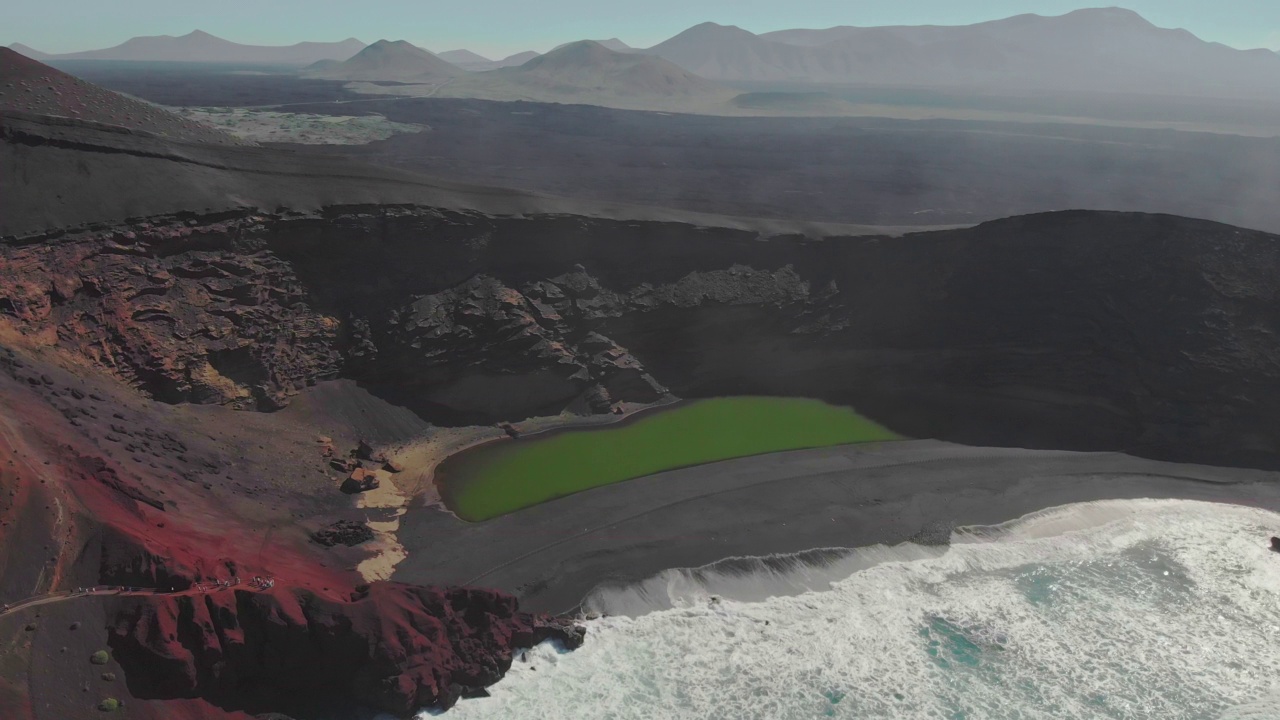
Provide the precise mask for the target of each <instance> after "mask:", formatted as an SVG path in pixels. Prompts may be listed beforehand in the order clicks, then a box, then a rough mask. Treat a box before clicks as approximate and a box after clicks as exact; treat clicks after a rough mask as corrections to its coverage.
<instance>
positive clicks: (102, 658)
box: [89, 650, 111, 665]
mask: <svg viewBox="0 0 1280 720" xmlns="http://www.w3.org/2000/svg"><path fill="white" fill-rule="evenodd" d="M110 659H111V656H110V655H108V654H107V651H106V650H99V651H98V652H96V653H94V654H92V655H90V656H89V662H91V663H93V664H94V665H106V664H107V661H108V660H110Z"/></svg>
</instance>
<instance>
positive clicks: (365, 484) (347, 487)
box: [342, 468, 381, 495]
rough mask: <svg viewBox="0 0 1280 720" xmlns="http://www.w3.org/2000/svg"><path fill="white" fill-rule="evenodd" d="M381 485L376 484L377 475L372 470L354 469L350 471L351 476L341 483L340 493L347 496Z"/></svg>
mask: <svg viewBox="0 0 1280 720" xmlns="http://www.w3.org/2000/svg"><path fill="white" fill-rule="evenodd" d="M380 484H381V483H379V482H378V474H377V473H376V472H374V471H372V470H365V469H364V468H356V469H355V470H352V471H351V475H350V476H348V477H347V479H346V480H343V481H342V492H344V493H346V494H348V495H354V494H356V493H362V492H365V491H367V490H374V489H377V487H378V486H379V485H380Z"/></svg>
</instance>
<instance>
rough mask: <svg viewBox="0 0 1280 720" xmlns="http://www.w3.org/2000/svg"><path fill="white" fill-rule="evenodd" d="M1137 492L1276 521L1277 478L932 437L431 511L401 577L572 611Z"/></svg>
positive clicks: (411, 542)
mask: <svg viewBox="0 0 1280 720" xmlns="http://www.w3.org/2000/svg"><path fill="white" fill-rule="evenodd" d="M1134 498H1172V499H1190V500H1208V501H1214V502H1229V503H1234V504H1240V505H1253V506H1257V507H1262V508H1266V509H1270V510H1275V511H1280V473H1277V472H1271V471H1262V470H1250V469H1242V468H1221V467H1211V466H1203V465H1189V464H1177V463H1167V462H1160V461H1153V460H1146V459H1143V458H1137V457H1133V456H1129V455H1124V454H1121V453H1081V452H1066V451H1037V450H1021V449H1012V448H982V447H968V446H961V445H954V444H951V443H944V442H940V441H933V440H906V441H892V442H885V443H871V444H866V445H851V446H836V447H831V448H819V449H814V450H799V451H790V452H784V453H776V454H773V455H765V456H752V457H748V458H739V459H735V460H727V461H723V462H719V463H712V464H709V465H701V466H695V467H691V468H685V469H681V470H674V471H669V472H665V473H660V474H658V475H653V476H649V477H645V478H638V479H636V480H632V481H628V482H626V483H619V484H616V485H610V486H604V487H600V488H595V489H592V490H587V491H584V492H581V493H577V494H574V495H571V496H567V497H564V498H559V499H557V500H553V501H550V502H547V503H544V504H542V505H538V506H534V507H531V508H527V509H525V510H521V511H518V512H515V513H511V514H509V515H505V516H501V517H498V518H494V519H492V520H489V521H485V522H482V523H465V522H463V521H460V520H458V519H457V518H454V517H452V516H451V515H448V514H446V513H442V512H439V511H437V510H433V509H430V508H422V509H419V510H417V511H416V512H414V513H410V514H408V515H407V516H406V517H405V518H403V523H402V529H401V532H400V537H401V542H402V543H403V544H404V546H405V548H406V549H407V551H408V558H407V559H406V560H405V561H404V562H403V563H402V564H401V565H400V566H399V568H398V569H397V571H396V573H395V575H394V579H396V580H402V581H405V582H414V583H434V584H441V583H443V584H451V583H456V584H471V585H480V586H486V587H494V588H497V589H500V590H504V591H507V592H511V593H513V594H514V595H516V596H517V597H518V598H520V600H521V605H522V607H524V608H525V609H529V610H539V611H546V612H551V613H556V614H567V613H576V612H578V610H579V609H580V606H581V603H582V601H583V600H584V599H585V598H586V597H587V595H588V594H590V593H591V591H592V590H594V589H596V588H597V587H601V586H618V585H627V584H634V583H637V582H641V581H644V580H646V579H648V578H651V577H653V576H654V575H657V574H658V573H660V572H662V571H665V570H674V569H689V568H699V567H703V566H706V565H710V564H713V563H715V562H718V561H723V560H725V559H728V558H752V557H767V556H770V555H784V554H796V553H802V552H806V551H811V550H814V549H816V548H862V547H868V546H872V545H876V544H885V545H896V544H899V543H902V542H906V541H908V540H910V539H912V538H914V537H918V536H919V535H920V533H921V532H922V531H928V530H930V529H931V528H932V529H934V530H935V531H936V528H937V527H938V526H939V525H946V526H947V527H948V528H950V527H951V526H965V525H996V524H999V523H1003V522H1008V521H1010V520H1015V519H1017V518H1019V517H1022V516H1024V515H1027V514H1029V513H1032V512H1036V511H1040V510H1044V509H1045V508H1049V507H1055V506H1059V505H1067V504H1073V503H1078V502H1088V501H1094V500H1109V499H1134Z"/></svg>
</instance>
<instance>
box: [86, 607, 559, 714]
mask: <svg viewBox="0 0 1280 720" xmlns="http://www.w3.org/2000/svg"><path fill="white" fill-rule="evenodd" d="M583 634H584V631H583V630H582V629H581V628H578V627H575V626H573V625H571V624H570V623H567V622H565V621H559V620H553V619H551V618H549V617H547V616H541V615H533V614H529V613H522V612H519V611H518V608H517V603H516V599H515V598H513V597H511V596H509V595H506V594H503V593H500V592H496V591H488V590H477V589H468V588H447V589H441V588H420V587H413V586H409V585H403V584H400V583H391V582H379V583H374V584H373V585H370V586H366V587H362V588H361V589H360V591H358V592H357V593H355V594H353V595H352V597H351V598H350V599H348V600H337V599H331V598H325V597H322V596H320V595H317V594H314V593H311V592H308V591H299V590H296V589H285V588H277V589H273V590H270V591H267V592H260V593H259V592H253V591H250V590H236V591H234V592H221V593H212V594H208V595H194V596H168V597H166V596H154V597H149V598H139V599H138V600H137V601H136V602H134V603H133V604H132V605H131V606H129V607H126V608H125V609H123V610H122V611H121V612H120V613H119V614H118V615H117V618H116V622H115V625H114V627H113V628H112V630H111V635H110V641H109V642H110V645H111V648H112V650H113V654H114V656H115V658H116V659H117V660H118V661H119V662H120V664H121V666H122V667H124V669H125V672H126V674H127V675H128V677H129V682H130V688H131V689H135V694H136V695H139V696H140V697H147V698H195V697H202V698H205V699H208V700H210V701H212V702H214V703H217V704H219V705H221V706H223V707H226V708H228V709H244V710H247V711H249V712H285V713H288V712H289V711H291V710H297V709H299V708H300V704H301V703H304V702H306V703H310V704H313V705H316V706H326V704H328V706H329V707H333V703H342V702H349V701H354V702H356V703H359V704H361V705H367V706H369V707H372V708H375V709H378V710H382V711H385V712H390V713H394V714H397V715H400V716H407V715H409V714H411V713H413V712H416V711H417V710H419V709H421V708H424V707H430V706H442V707H448V706H450V705H452V704H453V703H454V702H456V701H457V699H458V698H459V697H461V696H462V695H464V694H468V693H474V692H477V691H478V690H479V689H481V688H484V687H486V686H488V685H491V684H492V683H494V682H496V681H497V680H498V679H499V678H501V677H502V675H503V673H505V672H506V671H507V670H508V669H509V668H510V666H511V660H512V657H513V654H514V653H515V652H516V651H517V650H520V649H523V648H528V647H532V646H533V645H536V644H538V643H540V642H542V641H544V640H548V639H554V640H558V641H560V642H561V643H563V644H564V645H565V646H566V647H568V648H575V647H578V646H579V645H581V643H582V640H583ZM304 699H305V700H304Z"/></svg>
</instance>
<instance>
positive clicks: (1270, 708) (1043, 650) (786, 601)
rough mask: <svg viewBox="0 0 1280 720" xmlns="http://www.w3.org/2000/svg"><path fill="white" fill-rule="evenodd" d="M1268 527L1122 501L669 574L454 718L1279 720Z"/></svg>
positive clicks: (1263, 520)
mask: <svg viewBox="0 0 1280 720" xmlns="http://www.w3.org/2000/svg"><path fill="white" fill-rule="evenodd" d="M1271 534H1280V515H1276V514H1273V513H1269V512H1266V511H1263V510H1259V509H1255V508H1247V507H1240V506H1230V505H1218V504H1210V503H1197V502H1189V501H1173V500H1136V501H1115V502H1102V503H1086V504H1081V505H1072V506H1067V507H1063V508H1055V509H1051V510H1046V511H1044V512H1040V513H1035V514H1033V515H1030V516H1027V517H1025V518H1022V519H1020V520H1017V521H1014V522H1011V523H1006V524H1004V525H1000V526H995V527H987V528H968V529H961V530H958V531H957V532H956V533H955V534H954V536H953V543H952V546H951V549H950V550H948V551H946V552H945V553H942V552H940V551H937V550H927V549H921V548H915V547H903V548H874V549H870V550H864V551H858V552H847V553H842V552H828V553H823V554H820V555H819V556H816V557H814V556H810V557H804V558H790V559H780V558H774V559H770V560H768V561H760V562H759V563H758V566H757V567H756V568H755V569H756V572H754V573H752V572H746V571H747V570H749V569H750V568H751V567H752V563H751V562H749V561H738V562H736V563H730V564H728V565H723V564H722V565H719V566H712V567H709V568H703V569H700V570H698V571H683V572H671V573H664V574H663V575H661V576H659V578H655V579H652V580H650V581H649V582H647V583H642V584H641V585H640V586H638V587H637V588H633V589H631V590H627V589H619V588H615V589H612V590H609V591H606V592H602V593H598V594H597V595H596V597H595V598H593V602H597V603H600V605H599V607H612V608H614V609H631V610H634V611H636V612H637V614H638V616H636V617H622V616H615V617H605V618H602V619H600V620H595V621H591V622H589V623H588V625H589V632H588V637H587V643H586V645H585V646H583V647H582V648H581V649H579V650H577V651H574V652H571V653H561V652H558V651H557V650H556V649H555V648H554V647H552V646H551V645H543V646H540V647H538V648H535V649H533V650H531V651H529V653H528V654H527V658H526V659H527V661H523V662H522V661H517V662H516V663H515V664H514V666H513V667H512V669H511V672H510V673H509V674H508V676H507V677H506V678H505V679H504V680H503V681H502V682H500V683H498V684H497V685H496V686H495V687H493V688H491V692H492V697H489V698H482V699H476V700H465V701H463V702H461V703H459V704H458V706H457V707H456V708H454V709H453V710H451V711H449V713H448V716H450V717H453V718H456V719H457V720H466V719H467V718H512V719H517V720H518V719H519V718H559V717H564V718H575V719H581V720H586V719H590V718H602V719H603V718H610V719H616V720H625V719H628V718H643V719H646V720H647V719H649V718H664V719H665V718H672V719H684V718H688V719H690V720H694V719H703V718H762V719H763V718H770V719H772V718H779V719H784V720H786V719H790V718H822V717H843V718H906V719H913V718H929V719H934V718H944V719H949V720H979V719H983V720H985V719H987V718H991V719H993V720H1003V719H1010V720H1011V719H1013V718H1019V719H1021V720H1029V719H1038V718H1045V719H1046V720H1047V719H1050V718H1052V719H1053V720H1061V719H1064V718H1066V719H1070V718H1079V719H1081V720H1084V719H1089V720H1092V719H1093V718H1135V719H1140V718H1152V719H1155V718H1159V719H1160V720H1174V719H1188V720H1190V719H1196V720H1199V719H1202V718H1203V719H1204V720H1215V719H1221V720H1246V719H1248V720H1252V719H1254V718H1280V714H1277V712H1276V708H1277V707H1280V701H1278V698H1280V695H1277V694H1275V693H1276V687H1277V684H1278V683H1280V557H1277V556H1276V555H1275V554H1274V553H1271V552H1270V551H1269V550H1268V549H1267V545H1266V540H1267V538H1268V536H1269V535H1271ZM815 560H816V562H815ZM841 573H843V575H841ZM753 578H754V579H755V580H756V581H758V582H753V580H752V579H753ZM841 578H843V579H841ZM775 591H776V592H780V593H783V596H779V597H771V598H767V599H759V597H758V596H760V595H762V594H764V593H767V592H775ZM786 593H791V594H789V595H788V594H786ZM712 595H717V596H720V597H722V598H723V599H717V600H713V599H711V596H712ZM735 597H738V598H741V597H746V598H748V599H753V600H758V601H756V602H745V601H743V600H742V599H734V598H735ZM655 607H658V608H663V607H665V608H667V609H657V610H654V608H655ZM639 613H643V614H639Z"/></svg>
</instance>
